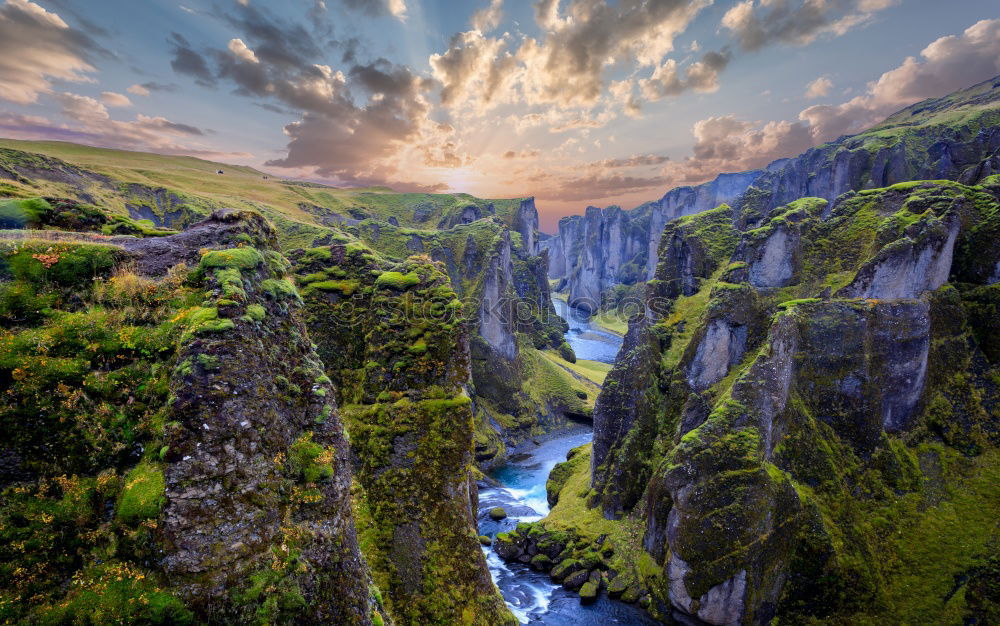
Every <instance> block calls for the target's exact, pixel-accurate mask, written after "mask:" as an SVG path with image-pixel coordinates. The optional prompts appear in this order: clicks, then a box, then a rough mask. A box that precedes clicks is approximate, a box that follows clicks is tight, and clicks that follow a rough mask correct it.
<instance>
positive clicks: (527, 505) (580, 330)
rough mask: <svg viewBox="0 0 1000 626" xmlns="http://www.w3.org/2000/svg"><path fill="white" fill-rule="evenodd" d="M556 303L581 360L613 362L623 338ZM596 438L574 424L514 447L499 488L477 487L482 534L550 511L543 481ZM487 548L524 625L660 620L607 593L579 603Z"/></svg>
mask: <svg viewBox="0 0 1000 626" xmlns="http://www.w3.org/2000/svg"><path fill="white" fill-rule="evenodd" d="M553 304H555V306H556V311H557V312H558V313H559V315H560V316H562V317H563V318H564V319H566V320H567V321H568V322H569V324H570V330H569V332H567V333H566V340H567V341H568V342H569V343H570V345H571V346H572V347H573V350H574V351H575V352H576V355H577V358H578V359H590V360H594V361H601V362H603V363H613V362H614V359H615V355H616V354H617V353H618V348H619V347H620V346H621V342H622V339H621V337H619V336H618V335H615V334H613V333H609V332H606V331H603V330H600V329H598V328H596V327H594V326H592V325H591V323H590V321H589V319H588V316H587V315H586V313H583V312H582V311H577V310H576V309H573V308H571V307H569V306H567V305H566V303H565V302H564V301H562V300H558V299H555V298H553ZM592 439H593V430H592V429H591V428H590V427H589V426H584V425H574V426H573V427H571V428H569V429H567V430H564V431H561V432H559V433H555V434H553V435H550V436H548V437H545V438H542V439H540V440H538V443H533V442H529V443H528V444H527V445H526V446H523V447H522V449H519V450H516V451H514V453H513V454H511V456H510V458H509V459H508V461H507V463H506V464H505V465H503V466H502V467H499V468H497V469H496V470H494V471H493V472H492V473H491V474H490V476H491V477H492V478H493V479H494V480H496V481H497V482H498V483H499V485H500V486H498V487H488V488H483V489H480V491H479V534H481V535H486V536H489V537H491V538H492V537H495V536H496V535H497V533H501V532H506V531H509V530H511V529H513V528H514V527H516V526H517V524H518V523H519V522H535V521H538V520H540V519H542V518H543V517H544V516H545V515H547V514H548V512H549V505H548V502H547V501H546V498H545V481H546V480H547V479H548V477H549V472H551V471H552V468H553V467H554V466H555V465H556V463H559V462H561V461H565V460H566V453H567V452H569V451H570V450H571V449H573V448H575V447H577V446H581V445H584V444H586V443H589V442H590V441H591V440H592ZM497 506H500V507H503V508H504V510H505V511H507V515H508V517H507V518H506V519H504V520H502V521H499V522H496V521H493V520H492V519H490V516H489V510H490V509H492V508H493V507H497ZM483 551H484V552H485V554H486V562H487V565H489V568H490V574H491V575H492V576H493V580H494V582H496V584H497V586H498V587H499V588H500V592H501V593H502V594H503V597H504V600H506V602H507V606H509V607H510V609H511V611H513V613H514V615H515V616H517V619H518V621H520V622H521V623H522V624H551V625H555V626H607V625H608V624H637V625H640V626H642V625H646V624H648V625H653V624H658V622H656V621H655V620H652V619H651V618H650V617H649V616H648V615H646V613H645V612H644V611H642V610H641V609H639V608H638V607H635V606H633V605H629V604H625V603H623V602H617V601H614V600H611V599H609V598H608V597H607V595H606V594H604V593H602V594H601V595H600V597H599V598H598V599H597V601H596V602H594V603H593V604H587V605H585V604H581V603H580V596H578V595H577V594H575V593H573V592H570V591H566V590H565V589H563V588H562V586H561V585H557V584H555V583H553V582H552V579H551V578H549V576H548V574H545V573H543V572H536V571H534V570H532V569H531V568H530V567H528V566H527V565H523V564H521V563H507V562H505V561H503V560H501V559H500V557H498V556H497V555H496V553H494V552H493V549H492V548H490V547H484V548H483Z"/></svg>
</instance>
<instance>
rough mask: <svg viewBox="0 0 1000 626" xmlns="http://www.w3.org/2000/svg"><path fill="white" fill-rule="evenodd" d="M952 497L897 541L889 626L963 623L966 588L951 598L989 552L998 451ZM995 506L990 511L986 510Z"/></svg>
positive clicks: (998, 490)
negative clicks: (977, 560) (960, 581)
mask: <svg viewBox="0 0 1000 626" xmlns="http://www.w3.org/2000/svg"><path fill="white" fill-rule="evenodd" d="M972 465H973V467H972V471H971V472H969V475H968V477H967V478H965V479H963V480H960V481H958V482H957V484H956V485H955V486H954V488H953V489H952V493H951V498H950V499H948V500H946V501H944V502H942V503H940V504H939V505H938V506H936V507H933V508H930V509H927V510H926V511H923V512H922V514H921V515H920V516H919V518H918V520H917V522H916V523H915V524H914V525H913V526H912V527H909V528H906V529H901V530H900V532H899V533H898V534H897V538H896V540H895V541H894V542H893V543H894V544H895V545H894V549H895V551H896V552H897V553H898V554H899V557H900V564H899V567H898V573H897V574H896V575H895V576H893V577H891V578H890V579H889V584H888V585H887V589H886V598H887V601H888V602H887V604H888V607H889V611H888V613H889V614H890V615H891V616H892V617H891V620H890V621H895V622H898V623H905V624H919V623H925V624H929V623H936V624H961V623H962V621H963V611H964V608H965V607H964V604H965V602H964V587H962V588H961V589H959V591H958V592H956V593H955V594H954V595H953V596H952V597H951V599H950V601H949V602H945V601H944V599H945V598H946V597H948V595H949V594H950V593H951V592H952V591H953V590H954V589H955V587H956V578H957V577H959V576H961V575H962V573H963V572H965V571H966V570H968V569H969V567H971V566H972V565H974V564H975V557H976V556H977V555H984V554H985V553H986V546H987V542H988V541H989V540H990V537H991V535H992V534H995V533H996V524H997V515H998V512H1000V487H998V486H1000V450H990V451H989V452H986V453H984V454H982V455H981V456H979V457H978V458H976V459H975V460H974V461H973V463H972ZM985 503H992V506H988V505H987V506H984V504H985Z"/></svg>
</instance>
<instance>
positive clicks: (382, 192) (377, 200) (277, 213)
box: [0, 139, 520, 246]
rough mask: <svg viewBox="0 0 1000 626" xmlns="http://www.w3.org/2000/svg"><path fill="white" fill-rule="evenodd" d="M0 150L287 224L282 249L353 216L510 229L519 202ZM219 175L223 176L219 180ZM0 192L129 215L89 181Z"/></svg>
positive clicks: (27, 145) (157, 160)
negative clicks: (476, 215) (468, 221)
mask: <svg viewBox="0 0 1000 626" xmlns="http://www.w3.org/2000/svg"><path fill="white" fill-rule="evenodd" d="M0 148H8V149H11V150H22V151H24V152H28V153H35V154H42V155H45V156H49V157H53V158H57V159H62V160H64V161H66V162H68V163H70V164H72V165H76V166H78V167H80V168H83V169H86V170H89V171H93V172H95V173H98V174H103V175H105V176H109V177H111V178H112V179H114V181H115V182H118V183H122V184H125V185H127V184H139V185H145V186H148V187H153V188H165V189H167V190H168V191H170V192H172V193H176V194H178V195H180V196H181V197H182V198H184V197H185V196H188V197H190V198H191V199H196V200H197V201H198V202H197V204H200V205H201V206H199V207H197V208H198V209H199V210H200V211H201V212H203V213H207V212H208V210H210V209H211V208H215V207H234V208H240V209H253V210H257V211H260V212H262V213H264V214H265V215H267V217H268V218H270V219H272V221H276V222H286V223H284V224H280V223H279V226H280V227H281V230H282V231H283V232H282V238H283V239H282V241H283V243H285V242H287V244H286V245H289V246H291V245H293V244H297V245H299V246H301V245H302V244H303V243H308V240H310V239H311V238H313V237H316V236H321V235H322V234H323V233H324V232H326V233H329V232H330V230H329V229H328V228H326V227H325V226H324V221H323V220H324V219H327V220H329V219H330V218H331V216H332V217H333V219H334V220H335V221H341V220H346V219H359V218H360V219H364V218H373V219H378V220H382V221H386V220H388V218H389V217H395V218H396V220H397V221H398V222H399V223H400V225H401V226H404V227H406V226H409V227H415V228H431V229H433V228H436V227H437V225H438V224H439V222H441V221H442V220H443V219H450V220H452V221H455V220H456V219H457V216H458V215H460V214H461V211H462V210H463V209H464V208H465V207H467V206H470V205H472V206H477V207H479V208H480V213H481V214H484V215H486V214H488V213H489V212H488V210H487V208H488V207H489V206H492V207H493V210H494V212H495V215H496V216H497V217H499V218H500V219H501V220H503V221H505V222H506V223H508V224H510V223H512V221H513V218H514V215H515V214H516V212H517V209H518V206H519V204H520V198H508V199H482V198H476V197H474V196H470V195H468V194H423V193H397V192H395V191H393V190H391V189H388V188H385V187H376V188H354V189H345V188H338V187H333V186H328V185H319V184H312V183H307V184H303V183H297V182H295V181H286V180H283V179H282V178H281V176H280V175H278V176H275V175H273V174H267V173H265V172H261V171H259V170H257V169H254V168H252V167H248V166H243V165H231V164H225V163H217V162H213V161H206V160H203V159H198V158H194V157H186V156H166V155H160V154H153V153H148V152H130V151H125V150H112V149H106V148H95V147H91V146H85V145H80V144H74V143H67V142H61V141H20V140H14V139H0ZM219 170H222V171H223V172H224V174H221V175H220V174H218V173H217V172H218V171H219ZM5 185H6V183H5ZM7 187H10V189H9V190H7V191H6V192H5V193H3V195H11V196H15V195H40V196H58V197H75V196H78V195H79V194H80V192H81V191H83V192H86V193H88V194H90V196H92V197H93V198H94V204H97V205H99V206H102V207H105V208H107V209H109V210H110V211H111V212H112V213H115V214H118V215H128V210H127V209H126V207H125V203H126V200H127V197H126V194H125V193H124V192H123V191H122V189H121V188H114V187H112V188H108V187H106V186H103V185H99V184H96V183H94V184H91V185H85V187H86V188H85V189H82V190H81V189H77V188H75V187H73V186H71V185H67V184H64V183H56V182H51V181H44V180H40V179H38V180H34V181H31V182H30V183H23V182H17V181H14V182H12V183H10V184H9V185H6V186H5V188H4V189H6V188H7ZM184 199H188V198H184ZM418 217H421V218H423V219H417V218H418ZM297 231H301V233H299V232H297ZM299 234H301V235H302V236H304V237H306V238H307V239H306V241H305V242H304V241H299V238H297V236H298V235H299Z"/></svg>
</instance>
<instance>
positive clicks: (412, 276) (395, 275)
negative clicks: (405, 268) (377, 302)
mask: <svg viewBox="0 0 1000 626" xmlns="http://www.w3.org/2000/svg"><path fill="white" fill-rule="evenodd" d="M375 284H376V285H377V286H379V287H389V288H391V289H398V290H403V289H406V288H408V287H413V286H414V285H419V284H420V277H419V276H418V275H417V274H416V273H415V272H410V273H408V274H402V273H400V272H382V274H381V275H380V276H379V277H378V279H377V280H376V281H375Z"/></svg>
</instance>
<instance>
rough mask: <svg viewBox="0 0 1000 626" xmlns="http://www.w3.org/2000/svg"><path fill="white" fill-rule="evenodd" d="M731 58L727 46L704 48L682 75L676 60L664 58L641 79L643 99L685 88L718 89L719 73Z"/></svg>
mask: <svg viewBox="0 0 1000 626" xmlns="http://www.w3.org/2000/svg"><path fill="white" fill-rule="evenodd" d="M731 58H732V55H731V54H730V53H729V51H728V50H723V51H721V52H707V53H705V55H704V56H702V57H701V59H700V60H698V61H696V62H694V63H692V64H691V65H689V66H688V68H687V71H686V74H685V75H684V76H681V74H680V72H679V71H678V67H677V62H676V61H674V60H673V59H667V60H666V61H665V62H664V63H663V64H662V65H660V66H658V67H657V68H656V69H655V70H654V71H653V74H652V76H650V77H649V78H643V79H640V80H639V87H640V89H641V90H642V93H643V95H644V96H645V97H646V99H647V100H653V101H655V100H660V99H662V98H665V97H668V96H676V95H680V94H682V93H684V92H685V91H688V90H692V91H697V92H699V93H712V92H714V91H718V89H719V74H720V73H722V71H723V70H724V69H726V66H727V65H729V61H730V59H731Z"/></svg>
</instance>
